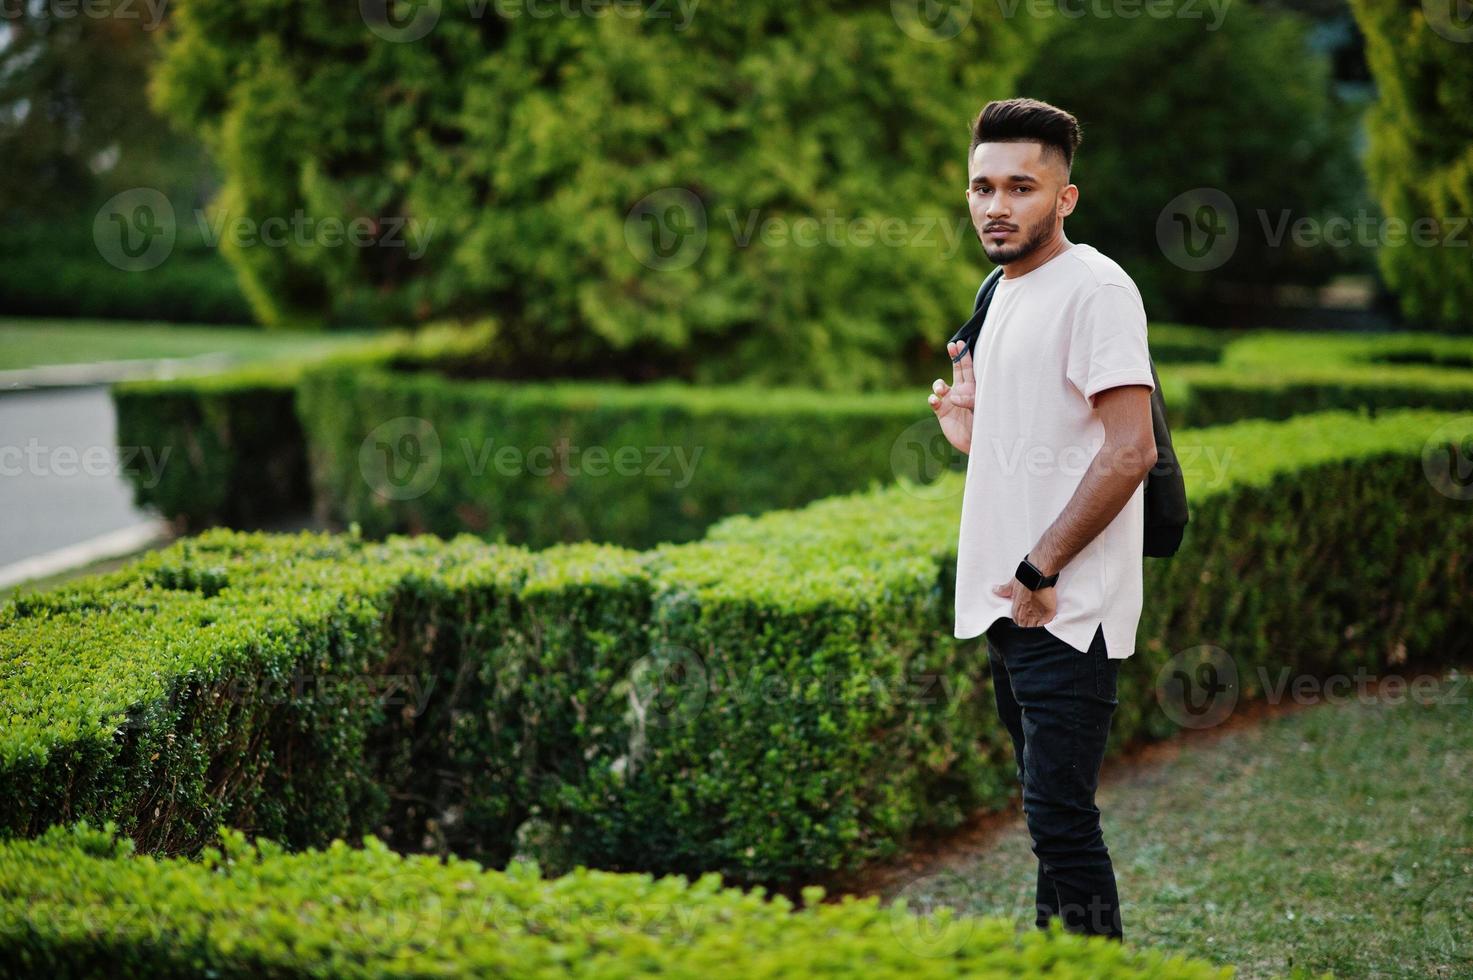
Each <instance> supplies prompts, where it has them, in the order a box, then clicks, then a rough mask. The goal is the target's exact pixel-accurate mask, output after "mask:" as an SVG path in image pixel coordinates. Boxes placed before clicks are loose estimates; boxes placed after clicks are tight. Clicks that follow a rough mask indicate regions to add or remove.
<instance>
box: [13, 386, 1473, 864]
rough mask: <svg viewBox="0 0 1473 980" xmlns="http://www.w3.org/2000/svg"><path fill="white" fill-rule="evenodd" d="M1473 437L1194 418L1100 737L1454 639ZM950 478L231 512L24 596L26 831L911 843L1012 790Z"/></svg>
mask: <svg viewBox="0 0 1473 980" xmlns="http://www.w3.org/2000/svg"><path fill="white" fill-rule="evenodd" d="M1470 437H1473V418H1470V417H1469V416H1466V415H1465V416H1452V415H1447V414H1443V413H1436V412H1430V411H1412V410H1403V411H1396V412H1386V413H1382V414H1380V415H1378V416H1377V417H1375V418H1370V417H1366V416H1364V415H1357V414H1353V413H1346V412H1332V413H1325V414H1323V415H1318V416H1306V417H1301V418H1296V419H1293V420H1291V421H1288V422H1284V423H1270V422H1262V421H1251V422H1241V423H1237V424H1234V425H1230V426H1225V427H1221V428H1216V429H1207V430H1183V431H1180V432H1178V433H1177V439H1176V444H1177V447H1178V452H1179V454H1180V455H1181V458H1182V460H1183V463H1184V465H1185V466H1186V467H1187V471H1188V480H1187V485H1188V488H1189V492H1190V494H1191V502H1192V510H1193V514H1192V524H1191V526H1190V527H1189V529H1188V534H1187V539H1186V543H1185V544H1184V546H1183V549H1182V551H1181V552H1180V553H1179V554H1178V555H1177V556H1176V557H1175V558H1173V559H1172V560H1170V561H1166V562H1160V561H1155V562H1149V563H1147V566H1146V575H1147V583H1146V588H1147V594H1148V595H1150V596H1151V597H1152V598H1151V601H1150V602H1148V603H1147V605H1146V609H1145V612H1144V614H1143V617H1142V622H1141V628H1140V634H1139V636H1140V642H1139V644H1138V652H1137V653H1136V655H1135V656H1134V657H1133V658H1131V659H1130V660H1129V661H1128V662H1127V664H1126V669H1125V670H1123V671H1122V674H1121V685H1122V687H1121V696H1120V710H1119V712H1118V714H1117V716H1116V721H1115V723H1114V726H1113V728H1112V747H1118V746H1119V745H1120V744H1122V743H1123V742H1125V741H1128V740H1131V739H1135V738H1142V737H1156V736H1162V735H1165V734H1168V733H1169V732H1171V731H1172V730H1173V728H1174V727H1175V724H1176V723H1175V722H1174V721H1173V718H1172V717H1171V715H1170V713H1169V712H1167V711H1165V710H1163V708H1162V706H1161V704H1160V703H1159V702H1158V701H1157V699H1156V697H1155V693H1154V692H1155V679H1156V677H1157V675H1158V672H1159V671H1160V670H1161V669H1162V668H1163V667H1164V666H1165V665H1166V663H1167V661H1168V660H1170V659H1171V658H1172V657H1173V656H1176V655H1178V654H1182V653H1183V652H1184V651H1191V650H1195V649H1198V648H1200V647H1202V646H1204V645H1214V646H1217V647H1220V648H1221V649H1223V650H1225V651H1227V652H1228V653H1229V654H1230V656H1231V657H1232V658H1233V660H1234V662H1235V663H1236V665H1237V668H1238V671H1239V674H1240V678H1241V683H1240V687H1241V694H1242V696H1243V697H1245V698H1251V697H1255V696H1258V695H1259V694H1261V693H1262V689H1263V685H1262V681H1261V677H1259V678H1255V676H1254V671H1255V670H1257V669H1259V668H1262V669H1265V670H1274V671H1276V670H1280V669H1287V670H1290V671H1294V672H1298V673H1303V674H1316V675H1318V674H1323V673H1326V672H1331V671H1343V670H1346V669H1348V668H1352V667H1356V666H1367V667H1371V668H1379V667H1386V666H1388V665H1396V664H1399V663H1402V662H1404V661H1406V660H1408V658H1425V659H1427V660H1430V661H1436V660H1439V659H1446V658H1449V657H1451V656H1453V655H1454V653H1455V652H1456V651H1457V650H1459V649H1461V648H1460V647H1459V645H1458V644H1459V643H1460V642H1461V641H1462V638H1463V637H1465V636H1466V635H1467V631H1468V630H1469V628H1470V626H1473V603H1470V602H1469V599H1468V597H1469V596H1470V595H1473V561H1470V560H1469V559H1470V554H1469V552H1470V550H1473V534H1470V531H1473V508H1470V507H1469V506H1468V503H1467V501H1466V500H1460V499H1457V497H1458V496H1459V494H1458V492H1457V487H1456V481H1453V480H1449V481H1447V482H1446V485H1444V486H1443V488H1442V489H1443V491H1445V492H1439V490H1438V489H1437V488H1436V487H1434V485H1433V482H1431V480H1430V479H1429V476H1428V473H1429V472H1432V473H1434V474H1435V472H1436V470H1435V467H1434V468H1433V469H1431V470H1428V469H1426V468H1424V462H1430V463H1431V464H1442V465H1444V466H1446V465H1447V463H1448V461H1447V460H1445V459H1444V457H1443V455H1442V454H1444V453H1446V452H1447V451H1449V450H1451V451H1457V452H1462V453H1463V455H1464V456H1466V455H1467V454H1468V443H1467V441H1466V440H1467V439H1469V438H1470ZM960 488H961V476H960V475H959V474H950V475H947V476H945V477H943V478H942V479H940V480H938V481H936V482H935V483H933V484H914V483H910V482H908V481H906V482H901V483H899V484H896V485H892V486H889V487H886V488H884V489H880V490H875V491H871V492H866V493H861V494H855V495H852V496H849V497H837V498H830V499H827V500H823V501H820V502H818V503H815V504H813V505H810V506H809V507H807V508H804V509H803V510H800V511H789V512H775V513H770V514H765V515H762V516H761V517H756V518H753V517H748V516H737V517H732V518H728V519H727V520H725V521H723V522H721V523H719V524H717V525H716V526H715V527H713V528H712V529H711V531H710V533H709V534H708V535H707V537H706V538H705V539H703V540H701V541H698V542H693V543H686V544H676V543H666V544H663V545H661V546H659V547H657V548H654V549H651V550H649V551H646V552H635V551H630V550H627V549H622V548H617V547H611V546H600V545H594V544H586V543H585V544H575V545H559V546H556V547H554V548H549V549H547V550H545V551H540V552H533V551H528V550H526V549H524V548H521V547H515V546H504V545H488V544H486V543H485V542H483V541H480V540H478V539H476V538H474V537H472V536H469V535H463V536H460V537H458V538H456V539H455V540H454V541H451V542H444V541H441V540H439V539H437V538H434V537H432V536H423V537H418V538H402V537H395V538H391V539H389V540H388V541H385V542H369V541H365V540H364V539H363V538H362V537H361V536H359V535H339V536H332V535H315V534H302V535H261V534H241V533H238V532H228V531H223V530H216V531H211V532H209V533H207V534H205V535H202V536H200V537H199V538H196V539H193V540H189V541H185V542H181V543H179V544H176V545H174V546H172V547H170V548H168V549H165V550H163V551H161V552H157V553H153V554H151V555H148V556H146V557H145V558H143V559H140V560H139V561H138V562H135V563H134V564H132V565H130V566H128V567H126V568H124V569H121V570H119V571H117V572H114V573H110V574H108V575H104V576H101V577H96V578H92V579H87V580H84V581H82V582H79V583H76V584H72V585H69V586H67V587H64V588H62V589H60V590H58V591H55V592H47V593H41V594H39V595H32V596H24V597H20V598H17V599H14V600H12V601H10V602H8V603H7V604H5V605H4V606H0V703H3V704H4V705H5V706H6V707H7V709H8V712H9V717H8V719H7V724H6V726H5V727H4V729H3V730H0V828H3V829H4V831H5V832H7V833H9V834H11V835H16V836H31V835H34V834H36V833H38V832H40V831H41V830H42V829H44V828H45V827H46V826H49V825H50V824H53V823H56V822H58V821H60V820H67V819H76V818H87V819H92V820H94V821H97V820H103V819H113V820H116V821H118V823H119V826H120V827H122V829H123V830H124V832H126V833H128V834H129V835H130V836H133V837H134V838H135V839H138V840H139V842H140V844H141V845H142V846H143V847H144V848H145V849H148V850H156V851H163V852H173V851H178V852H185V851H190V850H192V849H193V848H195V847H197V846H198V845H199V843H200V842H201V841H202V840H204V839H205V838H207V837H208V835H209V830H210V828H211V827H212V826H213V825H214V824H216V823H218V822H221V821H223V822H226V823H230V824H233V825H236V826H242V827H247V828H250V829H251V830H253V831H256V832H260V833H266V834H268V835H271V836H275V837H277V838H279V839H281V840H283V841H284V842H285V843H286V844H288V845H290V846H294V847H299V846H307V845H312V844H321V843H324V842H326V841H327V840H328V839H330V838H331V837H334V836H345V837H352V836H353V835H361V834H363V833H370V832H372V833H378V834H380V835H381V836H384V837H385V838H386V839H389V840H391V841H392V842H393V843H394V844H395V845H396V846H400V847H406V848H410V849H417V848H429V849H432V850H442V849H443V850H450V851H455V852H458V853H462V854H465V855H469V856H474V857H478V858H482V859H484V860H485V861H486V862H487V863H490V864H496V865H499V864H500V863H502V862H504V861H506V860H509V859H510V858H511V857H512V856H514V855H516V854H523V855H529V856H533V857H535V858H537V859H538V860H540V861H543V862H545V864H546V866H547V867H549V868H556V869H560V870H566V869H567V868H570V867H572V866H574V865H575V864H576V863H584V864H587V865H588V866H593V867H601V868H604V869H607V870H631V871H632V870H639V871H653V872H667V871H669V872H679V873H695V872H704V871H707V870H720V871H722V872H723V873H725V874H727V875H728V876H730V877H732V878H734V879H736V880H741V881H748V882H765V881H773V882H778V881H790V880H793V879H798V878H802V879H806V880H813V878H814V876H821V875H823V874H825V873H826V872H829V871H841V870H845V869H851V868H854V867H857V866H859V865H860V864H862V863H863V862H865V861H868V860H870V859H872V858H877V857H885V856H890V855H893V854H894V853H895V852H896V851H897V850H899V849H900V847H902V846H903V844H904V842H905V840H906V838H907V837H908V835H910V833H911V832H912V831H914V830H916V829H918V828H920V827H925V826H934V827H948V826H953V825H955V824H956V823H958V822H959V821H960V820H961V819H963V817H964V816H965V815H966V814H967V813H968V812H970V811H972V810H975V809H977V808H979V807H985V806H989V805H995V804H998V803H1000V802H1002V801H1003V800H1004V799H1005V798H1006V797H1007V795H1008V794H1009V793H1010V792H1011V791H1012V789H1013V781H1014V776H1013V768H1012V762H1011V761H1010V760H1011V755H1010V751H1011V750H1010V747H1009V745H1008V744H1007V740H1006V736H1005V735H1004V734H1003V733H1001V732H1000V731H999V729H998V727H997V725H996V721H995V717H994V713H993V709H992V707H991V702H990V693H989V692H988V691H987V687H986V684H987V678H986V671H985V657H984V656H983V655H982V654H981V652H979V648H980V643H981V641H972V642H970V643H958V642H957V641H956V640H954V639H953V638H952V635H951V632H952V624H953V619H952V597H951V591H950V590H951V585H952V583H953V582H954V578H955V568H954V566H955V537H956V527H957V519H958V509H959V504H960ZM303 682H305V684H304V683H303ZM299 688H300V689H299ZM283 690H285V691H288V692H290V693H289V696H286V697H282V696H280V692H281V691H283ZM271 691H275V692H277V694H276V696H274V697H273V696H267V693H263V692H271ZM393 692H399V693H397V694H395V693H393ZM390 695H392V696H390Z"/></svg>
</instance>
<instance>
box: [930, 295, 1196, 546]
mask: <svg viewBox="0 0 1473 980" xmlns="http://www.w3.org/2000/svg"><path fill="white" fill-rule="evenodd" d="M1001 278H1002V266H998V267H997V268H995V269H993V270H992V273H991V275H989V276H988V277H987V278H986V279H984V280H983V281H982V287H981V288H980V289H978V290H977V302H976V305H975V306H974V307H973V308H972V316H971V319H969V320H968V321H967V322H966V323H964V324H962V326H961V329H960V330H958V331H957V332H956V333H954V334H952V336H951V340H952V341H963V342H964V343H966V345H967V346H966V350H968V351H971V350H975V349H976V347H977V337H978V336H980V335H981V333H982V323H983V321H985V320H986V319H987V308H988V307H989V306H991V305H992V292H993V290H994V289H995V288H996V286H997V281H998V280H999V279H1001ZM949 342H950V341H948V343H949ZM1151 380H1152V381H1153V382H1155V384H1156V387H1155V388H1154V389H1152V391H1151V426H1152V428H1154V429H1155V431H1156V465H1155V466H1153V467H1151V469H1150V471H1149V472H1148V473H1146V491H1145V511H1146V514H1145V517H1146V534H1145V540H1144V541H1143V542H1142V543H1141V554H1143V555H1145V556H1146V557H1147V558H1170V557H1171V556H1172V555H1174V554H1176V550H1177V548H1179V547H1181V539H1182V534H1183V533H1184V532H1185V531H1186V527H1187V485H1186V481H1185V480H1183V479H1182V472H1181V467H1180V466H1179V465H1177V461H1176V452H1175V450H1173V449H1172V448H1171V430H1170V429H1168V428H1167V427H1166V400H1165V399H1164V398H1162V397H1161V379H1160V378H1158V377H1157V376H1156V362H1155V360H1154V359H1153V360H1152V361H1151Z"/></svg>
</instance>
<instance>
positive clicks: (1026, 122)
mask: <svg viewBox="0 0 1473 980" xmlns="http://www.w3.org/2000/svg"><path fill="white" fill-rule="evenodd" d="M1082 139H1083V137H1082V136H1081V135H1080V132H1079V120H1078V119H1075V118H1074V117H1073V116H1072V115H1070V114H1069V113H1067V112H1065V111H1064V110H1063V109H1060V108H1059V107H1058V106H1054V105H1049V104H1048V103H1047V102H1040V101H1038V100H1037V99H1000V100H998V101H995V102H989V103H987V105H985V106H983V108H982V111H981V112H979V113H978V114H977V118H976V119H975V120H973V121H972V146H971V148H970V149H969V150H967V159H969V160H970V159H971V154H972V153H973V152H975V151H976V149H977V147H978V146H979V145H981V144H983V143H1025V142H1026V143H1042V144H1043V146H1044V153H1045V154H1048V153H1057V154H1059V155H1060V156H1062V157H1063V158H1064V170H1065V171H1066V172H1067V171H1069V170H1070V169H1071V168H1072V167H1073V166H1074V151H1075V149H1077V148H1078V146H1079V143H1080V141H1081V140H1082Z"/></svg>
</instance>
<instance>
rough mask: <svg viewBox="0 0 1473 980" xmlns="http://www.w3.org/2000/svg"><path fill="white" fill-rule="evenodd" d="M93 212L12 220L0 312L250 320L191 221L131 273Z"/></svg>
mask: <svg viewBox="0 0 1473 980" xmlns="http://www.w3.org/2000/svg"><path fill="white" fill-rule="evenodd" d="M78 19H79V20H86V19H87V18H85V17H79V18H78ZM99 204H100V202H99ZM96 214H97V206H94V207H93V209H92V210H89V211H86V212H84V213H79V214H64V215H61V216H57V217H48V218H45V219H38V218H16V219H14V220H13V223H12V224H11V226H10V227H8V228H7V229H6V233H5V236H4V237H3V238H0V263H3V265H4V268H5V275H4V276H0V309H4V310H5V312H6V314H7V315H17V316H19V315H32V316H67V317H99V318H105V319H109V320H127V319H133V320H171V321H176V322H188V323H222V324H223V323H230V324H235V323H244V322H248V321H249V320H250V319H251V313H250V309H249V307H247V305H246V302H245V299H244V298H243V297H242V296H241V293H240V288H239V287H238V286H237V285H236V283H235V274H234V273H233V272H231V270H230V267H229V266H228V265H226V264H225V263H224V262H223V261H221V259H220V256H219V253H218V252H217V251H216V250H215V249H214V248H213V247H211V246H210V245H208V244H207V243H206V242H205V241H204V240H203V239H202V238H201V236H200V235H199V233H198V230H197V229H196V228H195V227H194V225H193V223H192V222H189V221H187V220H186V221H184V222H181V223H180V224H179V225H178V237H177V239H176V241H175V244H174V249H173V251H172V252H171V253H170V254H169V257H168V259H166V260H165V261H164V263H163V264H162V265H160V266H159V267H157V268H155V269H150V270H148V271H147V272H128V271H125V270H123V269H118V268H115V267H114V266H112V265H109V264H108V263H107V262H106V261H104V260H103V258H102V255H101V254H100V253H99V252H98V246H97V243H96V242H95V241H94V239H93V219H94V218H95V217H96Z"/></svg>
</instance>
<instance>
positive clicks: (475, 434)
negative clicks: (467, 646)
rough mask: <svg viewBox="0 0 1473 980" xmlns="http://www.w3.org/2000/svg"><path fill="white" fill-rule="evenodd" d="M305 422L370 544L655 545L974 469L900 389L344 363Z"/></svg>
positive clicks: (333, 499)
mask: <svg viewBox="0 0 1473 980" xmlns="http://www.w3.org/2000/svg"><path fill="white" fill-rule="evenodd" d="M297 410H298V413H299V415H300V417H301V422H302V427H303V429H304V430H305V432H306V438H307V442H308V445H309V453H310V457H311V474H312V482H313V490H314V495H315V497H316V499H317V500H318V501H319V502H320V504H321V505H322V507H323V512H324V513H325V514H326V516H329V517H330V518H332V519H334V520H337V521H339V522H342V523H344V524H346V523H347V522H348V521H357V522H359V523H360V524H361V525H362V527H363V530H364V532H365V533H366V534H368V535H369V536H372V537H379V536H382V535H384V534H386V533H389V532H391V531H426V530H428V531H433V532H435V533H439V534H445V535H449V534H455V533H458V532H461V531H468V532H471V533H474V534H480V535H483V536H486V537H488V538H498V537H502V538H504V539H505V540H508V541H511V542H514V543H518V544H528V545H532V546H545V545H549V544H553V543H556V542H558V541H577V540H595V541H608V542H617V543H619V544H623V545H626V546H629V547H648V546H650V545H654V544H656V543H658V542H661V541H688V540H691V539H693V538H696V537H699V536H700V535H701V533H702V532H703V531H704V530H705V529H706V527H708V526H709V525H710V524H711V523H712V522H713V521H715V520H717V519H719V518H721V517H724V516H726V515H729V514H740V513H746V514H756V513H760V512H762V511H765V510H771V509H773V508H780V507H794V506H799V505H801V504H805V503H808V502H809V501H811V500H815V499H818V498H820V497H825V496H828V495H830V494H834V493H845V492H849V491H852V490H854V489H856V488H860V487H864V486H868V485H872V484H876V483H889V482H892V481H893V480H894V479H895V478H896V476H897V475H898V474H900V473H906V474H908V475H912V476H924V475H929V476H934V475H935V474H936V473H937V472H939V471H940V470H941V469H942V468H945V467H948V466H950V467H956V466H958V465H960V464H961V462H962V459H961V457H960V456H959V455H957V454H956V453H955V452H953V451H951V449H950V447H949V446H946V445H945V442H944V440H942V439H941V438H940V433H939V430H937V428H936V425H935V420H934V418H933V417H932V416H931V413H930V410H929V408H927V406H926V405H925V403H924V400H923V395H921V394H904V393H899V392H890V393H884V394H846V395H834V394H827V393H821V392H814V391H808V390H804V389H797V388H784V389H763V388H759V387H757V386H755V385H729V386H718V387H710V388H703V387H698V386H691V385H685V384H681V383H677V382H662V383H659V384H653V385H640V386H629V385H614V384H597V383H546V384H517V383H514V382H501V381H455V380H448V379H446V378H444V377H440V376H438V375H437V374H433V373H423V374H403V373H397V374H396V373H394V372H392V371H387V370H374V369H371V368H369V369H356V368H352V367H341V366H336V365H334V366H329V367H325V368H320V369H315V370H310V371H308V372H306V374H305V375H304V376H303V379H302V382H301V385H300V387H299V389H298V395H297ZM406 437H407V438H410V439H412V440H413V442H412V444H410V445H401V443H400V440H401V439H404V438H406ZM918 453H919V454H921V456H922V457H923V458H921V459H918V458H917V454H918Z"/></svg>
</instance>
